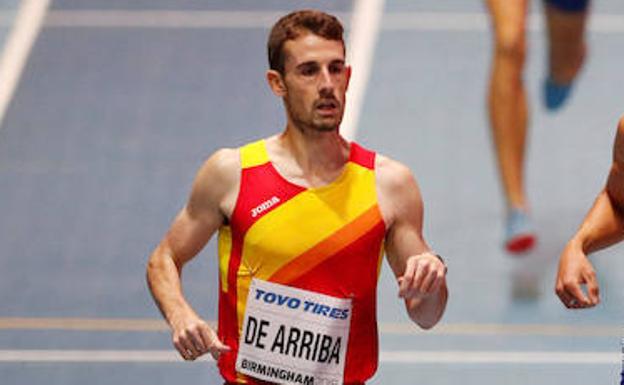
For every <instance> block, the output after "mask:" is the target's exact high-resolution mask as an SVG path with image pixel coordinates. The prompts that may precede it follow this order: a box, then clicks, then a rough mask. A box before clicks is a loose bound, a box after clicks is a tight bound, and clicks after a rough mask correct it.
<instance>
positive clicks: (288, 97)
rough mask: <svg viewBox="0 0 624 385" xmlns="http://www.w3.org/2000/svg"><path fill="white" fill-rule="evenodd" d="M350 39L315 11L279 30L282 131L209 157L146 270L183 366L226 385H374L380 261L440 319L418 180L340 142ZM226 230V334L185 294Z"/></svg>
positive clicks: (412, 298)
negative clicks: (207, 364)
mask: <svg viewBox="0 0 624 385" xmlns="http://www.w3.org/2000/svg"><path fill="white" fill-rule="evenodd" d="M342 35H343V28H342V25H341V24H340V22H339V21H338V20H337V19H336V18H335V17H333V16H331V15H328V14H325V13H322V12H319V11H310V10H305V11H298V12H294V13H291V14H289V15H287V16H285V17H283V18H282V19H280V20H279V21H278V22H277V23H276V24H275V25H274V26H273V28H272V30H271V32H270V35H269V40H268V56H269V64H270V69H269V70H268V72H267V80H268V83H269V86H270V88H271V90H272V91H273V93H274V94H275V95H276V96H278V97H280V98H281V99H282V101H283V103H284V107H285V110H286V121H287V123H286V128H285V129H284V131H283V132H282V133H281V134H278V135H275V136H272V137H269V138H267V139H263V140H260V141H257V142H254V143H250V144H247V145H245V146H243V147H241V148H238V149H222V150H219V151H217V152H216V153H215V154H213V155H212V156H211V157H210V158H209V159H208V160H207V161H206V163H205V164H204V165H203V166H202V167H201V169H200V170H199V172H198V174H197V177H196V179H195V182H194V184H193V187H192V191H191V195H190V198H189V201H188V203H187V204H186V206H185V207H184V208H183V209H182V211H181V212H180V213H179V214H178V216H177V217H176V219H175V220H174V222H173V224H172V225H171V228H170V229H169V231H168V233H167V234H166V235H165V237H164V238H163V239H162V241H161V242H160V244H159V245H158V247H157V248H156V249H155V250H154V252H153V254H152V255H151V257H150V260H149V264H148V267H147V278H148V282H149V286H150V289H151V292H152V295H153V297H154V299H155V301H156V303H157V304H158V306H159V308H160V310H161V312H162V314H163V316H164V317H165V319H166V320H167V322H168V323H169V325H170V326H171V330H172V332H173V343H174V345H175V347H176V349H177V350H178V351H179V353H180V354H181V355H182V357H183V358H184V359H186V360H194V359H196V358H197V357H199V356H201V355H202V354H204V353H207V352H209V353H211V354H212V356H213V357H214V358H215V359H216V360H218V365H219V368H220V372H221V374H222V376H223V377H224V379H225V381H226V384H233V383H244V384H259V383H265V382H263V381H268V382H269V383H272V382H280V383H293V384H296V383H310V381H312V380H311V379H312V378H314V380H313V382H314V383H342V382H344V383H346V384H363V383H364V382H365V381H366V380H367V379H369V378H370V377H371V376H372V375H373V374H374V372H375V370H376V368H377V359H378V357H377V356H378V345H377V323H376V286H377V279H378V275H379V269H380V266H381V262H382V260H381V259H382V255H383V252H384V251H385V254H386V256H387V259H388V262H389V265H390V267H391V268H392V270H393V272H394V274H395V275H396V277H397V283H398V294H399V296H400V297H401V298H403V299H404V301H405V306H406V309H407V313H408V315H409V317H410V318H411V319H412V320H413V321H414V322H416V323H417V324H418V325H420V326H421V327H422V328H425V329H428V328H431V327H433V326H434V325H435V324H436V323H437V322H438V321H439V320H440V318H441V317H442V314H443V313H444V309H445V306H446V301H447V288H446V279H445V277H446V267H445V265H444V263H443V261H442V260H441V258H440V257H439V256H437V255H435V254H434V253H432V252H431V250H430V249H429V247H428V246H427V244H426V242H425V240H424V239H423V236H422V221H423V204H422V200H421V196H420V193H419V189H418V186H417V184H416V181H415V179H414V177H413V176H412V174H411V173H410V171H409V170H408V169H407V167H405V166H404V165H402V164H400V163H398V162H396V161H394V160H391V159H389V158H387V157H385V156H381V155H377V154H375V153H374V152H371V151H369V150H366V149H364V148H363V147H361V146H359V145H357V144H356V143H349V142H347V141H346V140H345V139H343V138H342V137H341V136H340V133H339V125H340V122H341V120H342V116H343V112H344V106H345V93H346V91H347V86H348V83H349V77H350V74H351V68H350V67H349V66H347V65H346V64H345V45H344V41H343V37H342ZM216 231H218V232H219V270H220V274H219V275H220V276H219V327H218V331H214V330H213V329H212V328H211V327H210V326H209V325H208V324H207V323H206V322H205V321H204V320H202V319H201V318H200V317H199V316H198V315H197V313H196V312H195V311H194V310H193V309H192V308H191V306H190V305H189V304H188V302H187V301H186V300H185V298H184V295H183V294H182V288H181V283H180V275H181V271H182V268H183V266H184V265H185V263H186V262H188V261H189V260H191V259H192V258H193V257H194V256H195V255H196V254H197V253H198V252H199V251H200V250H201V249H202V248H203V247H204V245H205V244H206V243H207V242H208V241H209V239H210V238H211V237H212V235H213V234H214V233H215V232H216ZM332 381H335V382H332Z"/></svg>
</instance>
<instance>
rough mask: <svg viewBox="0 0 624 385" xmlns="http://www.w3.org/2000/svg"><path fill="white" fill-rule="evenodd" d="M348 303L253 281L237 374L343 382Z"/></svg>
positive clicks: (286, 381)
mask: <svg viewBox="0 0 624 385" xmlns="http://www.w3.org/2000/svg"><path fill="white" fill-rule="evenodd" d="M350 320H351V300H350V299H343V298H335V297H331V296H328V295H324V294H319V293H315V292H311V291H307V290H301V289H296V288H292V287H289V286H284V285H280V284H276V283H271V282H266V281H262V280H258V279H253V280H252V281H251V285H250V287H249V294H248V296H247V305H246V308H245V318H244V321H243V331H242V333H241V336H240V340H239V348H238V356H237V357H236V370H237V371H238V372H240V373H243V374H246V375H248V376H251V377H255V378H259V379H262V380H265V381H270V382H276V383H279V384H293V385H300V384H310V385H311V384H314V385H319V384H320V385H329V384H331V385H334V384H336V385H337V384H342V383H343V378H344V366H345V358H346V352H347V344H348V338H349V325H350Z"/></svg>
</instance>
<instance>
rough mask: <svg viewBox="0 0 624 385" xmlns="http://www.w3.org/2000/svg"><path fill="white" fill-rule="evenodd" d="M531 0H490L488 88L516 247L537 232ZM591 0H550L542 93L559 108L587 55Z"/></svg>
mask: <svg viewBox="0 0 624 385" xmlns="http://www.w3.org/2000/svg"><path fill="white" fill-rule="evenodd" d="M528 3H529V1H528V0H487V5H488V9H489V11H490V14H491V18H492V23H493V27H494V32H495V47H494V55H493V60H492V68H491V73H490V85H489V94H488V108H489V119H490V126H491V130H492V138H493V141H494V145H495V150H496V155H497V160H498V168H499V172H500V176H501V181H502V186H503V191H504V194H505V201H506V206H507V220H506V225H505V236H504V246H505V248H506V249H507V250H508V251H509V252H511V253H522V252H526V251H529V250H530V249H531V248H533V246H534V244H535V242H536V234H535V231H534V228H533V225H532V223H531V220H530V217H529V204H528V201H527V199H526V196H525V188H524V155H525V150H526V132H527V126H528V108H527V100H526V91H525V88H524V81H523V72H524V63H525V56H526V54H525V52H526V32H525V29H526V18H527V10H528ZM588 3H589V0H545V1H544V7H545V11H546V20H547V25H548V41H549V52H548V58H549V63H548V64H549V66H548V75H547V76H546V78H545V80H544V86H543V98H544V103H545V105H546V107H547V108H548V109H550V110H556V109H558V108H560V107H561V106H562V105H563V103H564V102H565V100H566V99H567V97H568V95H569V93H570V90H571V88H572V83H573V81H574V79H575V77H576V75H577V74H578V72H579V70H580V69H581V67H582V65H583V60H584V58H585V51H586V46H585V37H584V32H585V25H586V20H587V14H588V12H587V10H588V5H589V4H588Z"/></svg>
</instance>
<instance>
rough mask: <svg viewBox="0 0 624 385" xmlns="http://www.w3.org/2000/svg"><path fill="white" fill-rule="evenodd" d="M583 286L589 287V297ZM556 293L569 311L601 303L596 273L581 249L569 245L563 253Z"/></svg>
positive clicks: (560, 260)
mask: <svg viewBox="0 0 624 385" xmlns="http://www.w3.org/2000/svg"><path fill="white" fill-rule="evenodd" d="M581 285H587V294H588V295H585V293H584V292H583V290H582V289H581ZM555 291H556V292H557V295H558V296H559V299H560V300H561V302H563V304H564V305H565V306H566V307H567V308H568V309H584V308H588V307H593V306H596V305H597V304H598V303H600V291H599V289H598V281H597V279H596V273H595V272H594V268H593V267H592V265H591V263H590V262H589V260H588V259H587V256H586V255H585V253H584V252H583V251H582V250H581V248H580V247H577V246H574V245H573V244H568V245H567V246H566V248H565V249H564V250H563V252H562V253H561V257H560V259H559V272H558V273H557V283H556V286H555Z"/></svg>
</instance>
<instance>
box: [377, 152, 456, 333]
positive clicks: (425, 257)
mask: <svg viewBox="0 0 624 385" xmlns="http://www.w3.org/2000/svg"><path fill="white" fill-rule="evenodd" d="M376 169H377V185H378V192H379V205H380V208H381V211H382V214H383V216H384V220H385V221H386V226H387V232H386V244H385V247H386V255H387V258H388V262H389V264H390V267H391V268H392V270H393V272H394V274H395V276H396V277H397V280H398V284H399V297H401V298H403V299H404V300H405V306H406V309H407V312H408V314H409V317H410V318H411V319H412V320H413V321H414V322H416V323H417V324H418V325H419V326H420V327H422V328H424V329H429V328H431V327H433V326H434V325H435V324H436V323H438V321H439V320H440V318H442V314H444V309H445V308H446V301H447V297H448V290H447V287H446V266H445V265H444V263H443V262H442V261H441V260H440V259H438V257H436V256H435V255H434V254H433V253H432V252H431V251H430V249H429V246H427V244H426V242H425V240H424V239H423V236H422V222H423V203H422V198H421V196H420V191H419V189H418V185H417V184H416V180H415V179H414V177H413V176H412V174H411V172H410V171H409V169H408V168H407V167H405V166H403V165H402V164H400V163H398V162H395V161H393V160H391V159H388V158H385V157H382V156H378V160H377V163H376Z"/></svg>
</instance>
